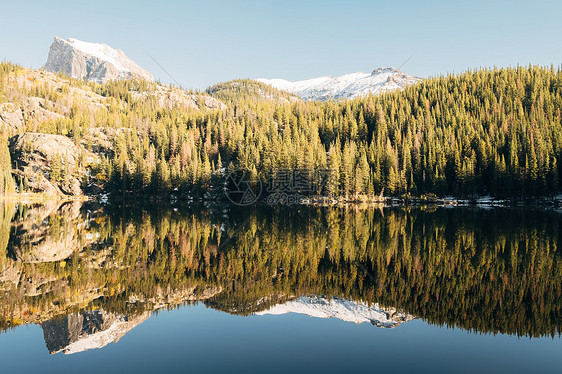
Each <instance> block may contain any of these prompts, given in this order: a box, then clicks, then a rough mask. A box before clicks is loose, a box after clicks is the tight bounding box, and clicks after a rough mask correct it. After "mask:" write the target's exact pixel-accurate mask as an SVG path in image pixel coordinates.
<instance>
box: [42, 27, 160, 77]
mask: <svg viewBox="0 0 562 374" xmlns="http://www.w3.org/2000/svg"><path fill="white" fill-rule="evenodd" d="M44 69H45V70H47V71H50V72H53V73H58V72H63V73H65V74H66V75H68V76H70V77H72V78H77V79H87V80H90V81H95V82H98V83H104V82H107V81H109V80H112V79H129V78H134V77H136V78H141V79H145V80H149V81H152V79H153V78H152V75H151V74H150V73H149V72H148V71H146V70H144V69H143V68H141V67H140V66H138V65H137V64H136V63H135V62H134V61H133V60H131V59H130V58H128V57H127V56H126V55H125V53H123V51H121V50H117V49H113V48H111V47H110V46H108V45H106V44H101V43H88V42H84V41H81V40H77V39H72V38H69V39H67V40H64V39H61V38H59V37H58V36H55V40H54V41H53V44H51V48H50V50H49V57H48V58H47V62H46V63H45V66H44Z"/></svg>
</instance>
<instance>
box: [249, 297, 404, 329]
mask: <svg viewBox="0 0 562 374" xmlns="http://www.w3.org/2000/svg"><path fill="white" fill-rule="evenodd" d="M287 313H298V314H306V315H308V316H311V317H316V318H337V319H340V320H342V321H347V322H353V323H363V322H369V323H371V324H372V325H374V326H377V327H384V328H392V327H396V326H398V325H400V324H402V323H404V322H408V321H410V320H412V319H413V318H414V317H413V316H411V315H409V314H405V313H401V312H398V311H397V310H396V309H394V308H382V307H380V306H378V305H377V304H375V305H367V304H364V303H359V302H355V301H351V300H346V299H340V298H331V299H327V298H324V297H320V296H310V297H309V296H302V297H299V298H297V299H294V300H291V301H288V302H286V303H283V304H278V305H275V306H273V307H271V308H269V309H268V310H264V311H262V312H258V313H256V314H257V315H267V314H272V315H280V314H287Z"/></svg>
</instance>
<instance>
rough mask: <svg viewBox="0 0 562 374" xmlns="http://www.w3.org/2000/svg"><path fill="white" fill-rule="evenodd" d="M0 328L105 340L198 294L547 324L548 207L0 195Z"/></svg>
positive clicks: (68, 348) (68, 347)
mask: <svg viewBox="0 0 562 374" xmlns="http://www.w3.org/2000/svg"><path fill="white" fill-rule="evenodd" d="M0 214H1V216H0V225H1V227H0V251H1V252H0V289H1V290H2V292H1V293H0V327H1V328H2V329H9V328H11V327H14V326H18V325H22V324H28V323H37V324H40V325H41V326H42V328H43V331H44V337H45V342H46V345H47V349H48V350H49V352H51V353H57V352H64V353H75V352H81V351H84V350H87V349H91V348H99V347H103V346H105V345H106V344H109V343H111V342H115V341H117V340H119V339H120V337H122V336H123V335H124V334H126V333H127V332H128V331H130V330H131V329H132V328H134V327H135V326H137V325H138V324H139V323H141V322H142V321H144V320H145V319H146V318H148V317H149V316H150V314H151V313H152V312H154V311H156V310H159V309H161V308H170V307H175V306H178V305H185V304H188V303H192V302H204V303H205V305H207V306H208V307H210V308H213V309H216V310H221V311H224V312H228V313H232V314H237V315H249V314H270V315H279V314H285V313H301V314H306V315H310V316H313V317H320V318H338V319H341V320H344V321H349V322H354V323H362V322H369V323H371V324H373V325H374V326H377V327H383V328H389V327H396V326H398V325H400V324H402V323H405V322H408V321H410V320H411V319H412V318H414V316H416V317H419V318H422V319H423V320H425V321H428V322H429V323H433V324H438V325H442V324H445V325H447V326H455V327H460V328H463V329H467V330H470V331H477V332H485V333H488V332H489V333H507V334H516V335H528V336H531V337H537V336H545V335H552V336H554V335H556V334H559V333H560V328H561V326H562V309H561V307H562V300H561V292H562V262H561V260H560V255H561V252H560V237H559V232H560V223H561V222H562V220H561V219H560V216H559V214H558V213H556V212H553V211H544V210H542V211H541V210H517V209H507V208H498V209H493V210H481V209H474V208H454V209H445V208H443V209H424V208H400V209H384V210H361V211H357V210H353V209H347V210H346V209H336V208H321V209H316V208H311V209H303V208H301V209H287V210H282V209H281V210H280V209H273V208H260V209H252V210H250V209H247V210H235V209H232V208H228V207H226V208H225V207H217V208H210V209H196V208H193V207H192V208H184V209H180V210H177V209H175V210H174V209H158V208H151V209H149V208H145V209H141V208H138V207H111V206H106V207H102V206H99V205H96V204H94V203H85V204H82V203H64V204H61V203H55V202H51V203H47V204H36V205H19V206H15V205H10V204H4V205H3V206H2V208H1V209H0Z"/></svg>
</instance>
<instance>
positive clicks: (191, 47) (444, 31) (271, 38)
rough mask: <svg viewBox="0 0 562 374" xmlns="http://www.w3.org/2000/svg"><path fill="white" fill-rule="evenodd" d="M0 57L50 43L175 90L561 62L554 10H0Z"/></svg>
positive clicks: (391, 5) (519, 4)
mask: <svg viewBox="0 0 562 374" xmlns="http://www.w3.org/2000/svg"><path fill="white" fill-rule="evenodd" d="M0 9H1V12H0V13H1V17H0V18H1V20H0V59H3V60H9V61H12V62H16V63H19V64H21V65H24V66H26V67H33V68H39V67H41V66H42V65H43V64H44V63H45V61H46V58H47V53H48V50H49V46H50V44H51V42H52V39H53V37H54V36H55V35H57V36H60V37H62V38H69V37H72V38H77V39H81V40H85V41H91V42H103V43H106V44H108V45H110V46H112V47H114V48H119V49H122V50H123V51H124V52H125V53H126V54H127V55H128V56H129V57H130V58H132V59H133V60H135V61H136V62H137V63H138V64H139V65H140V66H142V67H144V68H145V69H147V70H149V71H150V72H151V73H152V74H153V75H154V76H155V77H156V78H159V79H161V80H162V81H164V82H171V81H172V80H171V78H169V77H168V76H167V75H166V73H165V72H164V71H163V70H162V69H161V68H160V67H159V66H158V65H157V64H156V63H155V62H154V61H153V60H152V59H151V58H150V57H149V54H150V55H152V56H153V57H154V58H155V59H156V60H157V61H158V62H159V63H160V64H161V65H162V66H164V68H165V69H166V70H167V71H168V72H169V73H170V74H171V75H172V76H173V77H174V78H175V79H176V80H177V81H179V82H180V83H181V84H182V85H183V86H184V87H186V88H199V89H204V88H205V87H207V86H209V85H211V84H213V83H217V82H221V81H226V80H229V79H234V78H262V77H263V78H285V79H290V80H299V79H306V78H312V77H316V76H320V75H340V74H345V73H350V72H354V71H363V72H370V71H372V70H373V69H375V68H377V67H382V66H395V67H399V66H400V65H401V64H402V63H403V62H404V61H405V60H406V59H407V58H408V57H409V56H410V55H412V54H414V56H413V57H412V59H411V60H410V61H409V62H408V63H407V64H406V65H404V67H403V68H402V70H403V71H404V72H406V73H409V74H413V75H417V76H420V77H427V76H434V75H440V74H446V73H448V72H462V71H465V70H467V69H469V68H476V67H482V66H494V65H495V66H500V67H502V66H510V65H511V66H514V65H517V64H520V65H526V64H529V63H532V64H539V65H550V64H554V65H555V66H559V65H560V64H561V63H562V21H561V16H562V1H555V0H553V1H539V0H533V1H514V0H511V1H508V0H505V1H454V0H450V1H421V0H418V1H352V0H349V1H329V0H323V1H311V0H308V1H307V0H300V1H292V0H284V1H267V0H262V1H212V0H207V1H203V0H198V1H142V0H137V1H130V2H126V1H101V0H98V1H88V2H86V1H77V0H74V1H2V2H1V3H0Z"/></svg>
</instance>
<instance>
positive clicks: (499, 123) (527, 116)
mask: <svg viewBox="0 0 562 374" xmlns="http://www.w3.org/2000/svg"><path fill="white" fill-rule="evenodd" d="M20 70H22V69H21V68H19V67H16V66H13V65H10V64H6V63H4V64H2V65H1V66H0V74H1V76H0V83H1V84H2V85H1V86H0V97H1V98H2V101H10V102H13V103H15V104H16V105H21V104H22V103H23V102H24V99H25V98H26V97H28V96H36V97H39V98H43V99H46V100H49V101H50V102H53V103H59V102H65V103H66V106H67V108H69V109H68V110H67V112H66V113H62V112H61V114H62V116H61V117H60V118H59V117H56V118H53V119H50V120H48V121H44V122H37V121H32V120H31V119H30V120H26V121H24V124H23V125H22V126H21V127H20V128H18V129H17V130H16V132H25V131H36V132H44V133H51V134H60V135H65V136H68V137H71V138H72V139H73V140H74V141H75V142H77V143H80V144H83V145H84V147H86V148H87V149H89V150H91V151H94V152H98V151H99V149H100V147H99V142H98V139H96V138H95V137H94V136H93V135H92V134H94V133H96V131H97V130H100V129H102V130H103V132H104V134H105V135H106V136H107V140H108V142H109V145H108V146H107V147H106V148H105V151H104V152H103V153H99V152H98V154H99V155H100V157H101V162H100V163H99V164H96V165H93V166H91V173H89V175H90V176H89V177H88V178H89V179H90V180H89V181H88V182H94V183H98V184H100V185H103V186H104V187H105V188H106V189H110V190H112V191H114V192H115V194H114V195H122V194H124V195H127V196H131V195H153V194H158V195H159V196H162V195H165V194H166V193H168V192H171V191H173V190H176V191H177V193H178V194H179V195H180V196H187V195H191V196H194V195H197V194H200V195H203V193H204V192H205V191H207V190H209V189H210V188H211V187H218V186H219V185H221V184H222V177H224V174H225V172H228V170H230V169H234V168H247V169H249V170H250V171H251V173H252V174H253V175H255V176H256V177H259V178H262V179H264V180H265V179H266V178H267V177H268V176H269V175H271V173H272V172H273V171H275V170H278V169H307V170H310V171H311V172H312V171H314V170H328V173H329V176H328V178H327V183H326V184H325V185H324V186H323V188H322V190H321V191H315V193H319V194H322V195H330V196H338V197H343V198H348V199H354V198H356V197H358V196H364V195H378V194H379V193H380V192H381V191H382V190H384V194H385V195H404V194H410V195H421V194H424V193H435V194H437V195H450V194H453V195H456V196H468V195H486V194H491V195H494V196H500V197H525V196H537V195H543V196H548V195H554V194H557V193H558V191H559V189H560V181H559V177H558V176H559V165H558V163H559V159H560V155H561V151H562V149H561V147H562V123H561V118H562V117H561V107H562V73H561V71H560V69H559V68H558V69H557V68H552V67H551V68H540V67H517V68H505V69H493V70H489V69H482V70H478V71H469V72H466V73H464V74H460V75H449V76H444V77H438V78H431V79H427V80H424V81H422V82H421V83H418V84H416V85H413V86H410V87H408V88H406V89H404V90H402V91H395V92H390V93H386V94H382V95H380V96H369V97H364V98H358V99H354V100H349V101H329V102H324V103H319V102H303V101H294V102H287V103H280V102H279V100H263V96H261V95H260V96H259V98H256V95H255V92H254V93H251V94H245V93H240V94H238V93H237V92H236V91H233V89H232V84H231V85H230V86H228V87H226V88H227V89H226V90H223V91H222V92H223V93H222V94H217V97H219V98H221V99H223V100H224V101H225V102H226V103H227V106H226V109H221V107H217V109H209V108H207V109H205V108H203V109H202V110H195V109H189V108H188V109H186V108H182V107H179V106H176V105H168V106H166V105H158V103H157V102H155V100H145V96H142V95H138V94H137V95H132V94H130V93H129V92H130V87H135V90H141V91H142V89H143V88H142V87H143V85H142V84H139V82H136V83H135V82H131V81H122V82H111V83H110V84H106V85H103V86H102V85H98V84H94V83H83V82H79V81H75V80H71V79H68V78H66V80H67V81H68V86H69V87H86V88H87V89H88V90H91V91H93V92H95V93H96V94H99V95H100V96H101V97H103V98H104V100H105V101H104V102H103V103H102V105H103V106H104V109H103V110H94V109H93V108H92V106H88V105H85V104H84V99H80V100H77V99H72V98H71V97H70V95H69V94H67V93H65V91H64V89H58V90H53V89H52V88H50V86H49V85H47V84H44V83H42V82H41V81H37V82H34V83H33V85H32V87H31V88H29V87H28V88H22V87H21V86H17V85H15V84H13V83H11V82H13V81H14V79H12V78H10V77H13V76H14V75H17V74H18V71H20ZM61 79H62V78H61ZM244 82H246V81H239V83H240V84H242V83H244ZM243 86H244V87H245V86H251V87H254V88H252V89H255V87H260V86H254V85H249V82H246V83H244V85H243ZM219 87H220V86H219ZM223 88H225V87H223ZM211 91H212V90H211ZM211 91H210V93H211V94H212V93H213V92H218V91H213V92H211ZM66 92H68V91H66ZM271 92H272V93H275V91H271ZM266 93H267V92H266ZM237 95H241V96H242V97H243V100H236V97H237ZM289 101H290V100H289ZM55 109H56V107H55ZM55 111H56V110H55ZM100 131H101V130H100ZM110 135H111V136H110ZM311 175H312V174H311ZM3 185H6V184H5V183H4V184H3ZM18 185H22V184H21V183H18ZM24 185H25V184H24Z"/></svg>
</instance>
